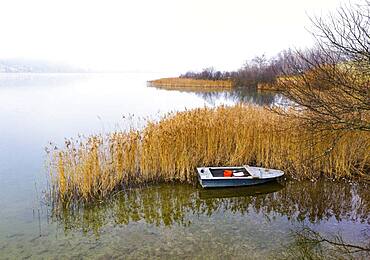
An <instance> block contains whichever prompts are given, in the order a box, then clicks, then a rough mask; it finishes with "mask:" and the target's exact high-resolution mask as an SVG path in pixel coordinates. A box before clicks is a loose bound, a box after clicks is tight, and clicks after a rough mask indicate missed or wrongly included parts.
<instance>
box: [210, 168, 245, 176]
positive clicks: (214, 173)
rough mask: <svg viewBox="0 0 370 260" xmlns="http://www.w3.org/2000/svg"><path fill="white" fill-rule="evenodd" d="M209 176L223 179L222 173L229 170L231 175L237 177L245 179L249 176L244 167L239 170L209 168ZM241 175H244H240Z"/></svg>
mask: <svg viewBox="0 0 370 260" xmlns="http://www.w3.org/2000/svg"><path fill="white" fill-rule="evenodd" d="M209 170H210V171H211V174H212V176H213V177H224V171H225V170H229V171H232V172H233V173H238V177H247V176H250V174H249V173H248V172H247V170H246V169H245V168H244V167H240V168H210V169H209ZM241 173H243V174H244V175H241Z"/></svg>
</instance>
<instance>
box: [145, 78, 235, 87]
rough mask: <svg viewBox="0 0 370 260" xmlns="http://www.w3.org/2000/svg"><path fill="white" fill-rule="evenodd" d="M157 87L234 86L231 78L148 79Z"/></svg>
mask: <svg viewBox="0 0 370 260" xmlns="http://www.w3.org/2000/svg"><path fill="white" fill-rule="evenodd" d="M148 83H149V84H150V85H152V86H155V87H171V88H184V87H185V88H199V87H200V88H232V87H233V82H232V81H231V80H205V79H189V78H162V79H157V80H151V81H148Z"/></svg>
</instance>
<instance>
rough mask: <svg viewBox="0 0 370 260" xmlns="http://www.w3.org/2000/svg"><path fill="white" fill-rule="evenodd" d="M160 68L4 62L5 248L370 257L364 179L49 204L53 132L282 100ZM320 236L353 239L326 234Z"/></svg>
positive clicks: (0, 114)
mask: <svg viewBox="0 0 370 260" xmlns="http://www.w3.org/2000/svg"><path fill="white" fill-rule="evenodd" d="M161 76H163V75H155V74H99V75H93V74H91V75H90V74H86V75H78V74H64V75H63V74H54V75H52V74H50V75H49V74H0V122H1V123H0V259H3V258H5V259H6V258H10V259H19V258H34V259H38V258H73V257H75V258H83V257H86V258H101V259H105V258H110V257H121V258H122V257H125V258H135V259H136V258H145V257H148V256H150V257H152V258H174V257H175V256H180V257H184V258H185V257H187V258H224V257H225V256H226V257H230V258H232V257H234V258H260V259H266V258H271V259H272V258H282V259H284V258H299V257H311V258H320V257H325V258H333V259H336V258H360V259H361V258H363V259H366V258H368V257H369V254H368V252H366V251H362V250H361V248H366V247H368V246H369V243H370V242H369V241H370V194H369V186H368V185H365V184H359V183H333V182H330V181H320V182H317V183H311V182H282V183H272V184H269V185H264V186H258V187H253V188H243V189H231V190H230V189H226V190H202V189H200V188H199V187H196V186H195V187H193V186H188V185H175V184H174V185H170V184H167V185H155V186H150V187H145V188H140V189H132V190H130V191H127V192H125V193H120V194H116V195H114V196H112V197H111V198H109V199H107V200H105V201H101V202H97V203H96V204H95V205H90V206H89V207H86V206H85V207H75V208H73V209H69V210H64V211H56V210H55V209H54V208H53V207H52V206H46V205H45V204H44V203H43V202H42V201H43V200H42V196H43V195H42V191H43V190H45V187H46V184H45V179H46V178H45V174H46V173H45V169H44V160H45V152H44V147H45V146H46V145H47V144H48V142H49V141H53V142H57V143H61V142H63V140H64V138H65V137H75V136H77V135H79V134H84V135H88V134H93V133H101V132H108V131H112V130H117V129H127V128H128V127H142V126H143V125H144V124H145V120H147V119H148V118H149V119H153V120H156V119H158V118H160V117H161V116H162V115H164V114H166V113H168V112H171V111H179V110H185V109H191V108H195V107H203V106H218V105H221V104H226V105H231V104H234V103H236V102H249V103H254V104H257V105H271V104H276V103H279V104H280V103H282V102H283V101H284V100H283V99H282V98H281V97H280V96H279V95H276V94H273V93H251V92H246V91H241V90H237V91H233V92H227V91H222V92H212V93H210V92H199V93H196V92H180V91H169V90H163V89H156V88H152V87H147V86H146V81H147V80H149V79H154V78H158V77H161ZM322 238H325V239H327V240H328V241H330V242H336V244H341V243H342V244H343V243H347V244H351V246H347V247H343V246H340V245H334V244H330V243H328V242H322V243H318V242H317V240H320V239H322ZM352 246H354V247H352ZM352 251H360V252H357V253H351V252H352Z"/></svg>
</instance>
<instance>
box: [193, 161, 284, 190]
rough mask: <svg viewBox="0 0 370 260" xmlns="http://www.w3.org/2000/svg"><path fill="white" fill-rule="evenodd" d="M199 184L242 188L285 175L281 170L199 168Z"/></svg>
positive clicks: (245, 166)
mask: <svg viewBox="0 0 370 260" xmlns="http://www.w3.org/2000/svg"><path fill="white" fill-rule="evenodd" d="M197 171H198V177H199V183H200V185H201V186H202V187H203V188H217V187H240V186H250V185H257V184H262V183H266V182H269V181H273V180H276V179H277V178H279V177H281V176H283V175H284V172H283V171H281V170H275V169H267V168H262V167H251V166H248V165H244V166H239V167H198V168H197Z"/></svg>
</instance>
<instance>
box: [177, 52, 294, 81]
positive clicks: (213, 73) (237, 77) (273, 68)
mask: <svg viewBox="0 0 370 260" xmlns="http://www.w3.org/2000/svg"><path fill="white" fill-rule="evenodd" d="M295 55H296V54H295V53H294V52H293V51H292V50H290V49H289V50H285V51H282V52H280V53H279V54H278V55H276V56H275V57H273V58H269V59H268V58H267V57H266V56H265V55H261V56H256V57H254V58H253V59H251V60H247V61H246V62H245V63H244V65H243V66H242V68H240V69H239V70H237V71H230V72H229V71H218V70H215V69H214V68H213V67H209V68H205V69H203V70H202V71H201V72H193V71H189V72H186V73H185V74H182V75H180V78H191V79H206V80H232V81H234V83H235V85H236V86H238V87H248V88H256V87H257V85H258V83H275V82H276V78H277V77H278V76H279V75H281V74H282V72H283V71H284V72H286V71H287V69H288V68H289V66H288V64H287V63H288V62H291V61H292V60H296V59H297V57H295Z"/></svg>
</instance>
